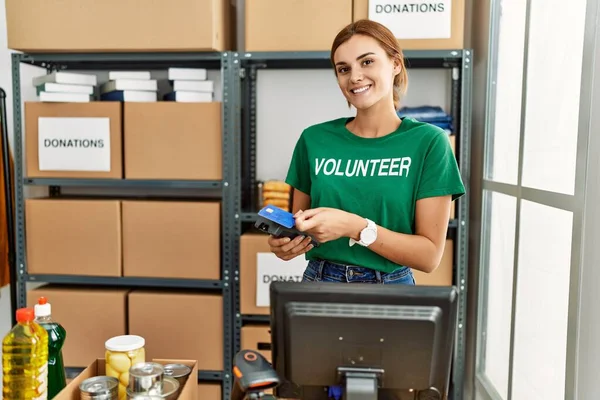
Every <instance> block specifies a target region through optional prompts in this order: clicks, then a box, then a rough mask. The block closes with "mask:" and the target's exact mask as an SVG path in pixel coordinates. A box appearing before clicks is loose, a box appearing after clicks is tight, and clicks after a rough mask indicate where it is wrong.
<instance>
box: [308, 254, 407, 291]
mask: <svg viewBox="0 0 600 400" xmlns="http://www.w3.org/2000/svg"><path fill="white" fill-rule="evenodd" d="M302 282H341V283H379V284H401V285H414V284H415V278H414V277H413V274H412V271H411V269H410V268H408V267H400V268H398V269H396V270H395V271H392V272H388V273H385V272H381V271H375V270H373V269H371V268H365V267H358V266H355V265H343V264H337V263H333V262H331V261H325V260H319V261H315V260H312V261H309V262H308V266H307V267H306V270H305V271H304V276H303V277H302Z"/></svg>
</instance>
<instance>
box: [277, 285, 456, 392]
mask: <svg viewBox="0 0 600 400" xmlns="http://www.w3.org/2000/svg"><path fill="white" fill-rule="evenodd" d="M457 298H458V291H457V289H456V288H455V287H427V286H412V285H376V284H367V283H365V284H342V283H330V282H303V283H298V282H273V283H272V284H271V286H270V302H271V344H272V364H273V368H274V369H275V371H276V372H277V374H278V375H279V378H280V379H281V381H282V383H281V385H280V386H279V387H278V388H277V389H276V391H275V394H276V395H277V396H278V397H281V398H293V399H303V400H321V399H323V400H327V399H329V398H337V399H345V400H375V399H377V400H388V399H389V400H392V399H393V400H404V399H406V400H409V399H410V400H425V399H426V400H435V399H446V398H447V393H448V387H449V380H450V370H451V364H452V354H453V346H454V337H455V329H456V319H457ZM334 389H335V390H334ZM339 390H341V391H342V392H343V393H344V397H341V396H339V394H338V396H334V395H333V393H332V392H335V391H338V392H339ZM330 395H331V397H330Z"/></svg>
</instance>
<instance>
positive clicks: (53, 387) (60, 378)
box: [34, 297, 67, 400]
mask: <svg viewBox="0 0 600 400" xmlns="http://www.w3.org/2000/svg"><path fill="white" fill-rule="evenodd" d="M34 310H35V322H37V323H38V324H39V325H40V326H41V327H42V328H44V329H45V330H46V332H48V400H50V399H53V398H54V397H55V396H56V395H57V394H58V393H59V392H60V391H61V390H63V389H64V388H65V386H67V377H66V374H65V365H64V362H63V356H62V348H63V346H64V344H65V340H66V338H67V331H66V330H65V328H64V327H63V326H62V325H61V324H59V323H58V322H56V321H54V320H53V319H52V306H51V305H50V303H48V301H47V300H46V298H45V297H40V298H39V300H38V303H37V304H36V305H35V306H34Z"/></svg>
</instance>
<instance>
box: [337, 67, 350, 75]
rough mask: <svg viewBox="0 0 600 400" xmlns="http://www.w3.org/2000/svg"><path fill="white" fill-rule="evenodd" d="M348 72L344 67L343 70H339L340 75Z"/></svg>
mask: <svg viewBox="0 0 600 400" xmlns="http://www.w3.org/2000/svg"><path fill="white" fill-rule="evenodd" d="M347 71H348V68H344V67H342V68H340V69H338V72H339V73H340V74H343V73H344V72H347Z"/></svg>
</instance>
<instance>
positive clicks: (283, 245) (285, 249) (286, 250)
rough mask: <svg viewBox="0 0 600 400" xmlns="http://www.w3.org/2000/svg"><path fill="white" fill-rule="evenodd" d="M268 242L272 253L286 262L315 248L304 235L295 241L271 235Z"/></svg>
mask: <svg viewBox="0 0 600 400" xmlns="http://www.w3.org/2000/svg"><path fill="white" fill-rule="evenodd" d="M268 242H269V246H270V247H271V252H272V253H273V254H275V255H276V256H277V257H278V258H280V259H282V260H284V261H289V260H291V259H293V258H295V257H297V256H299V255H301V254H304V253H306V252H307V251H309V250H311V249H312V248H313V245H312V244H310V237H309V236H302V235H300V236H297V237H296V238H294V240H290V238H286V237H284V238H276V237H274V236H271V235H269V240H268Z"/></svg>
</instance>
